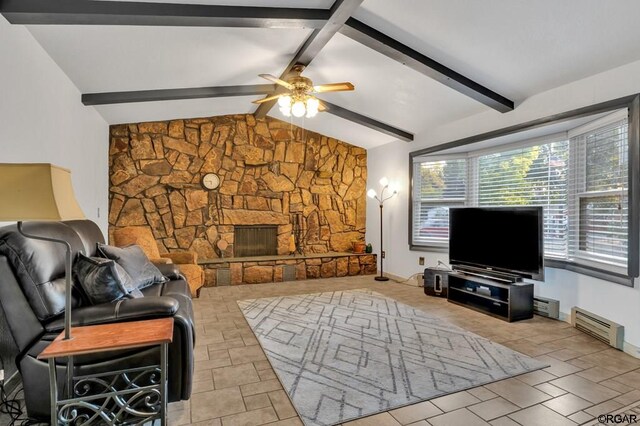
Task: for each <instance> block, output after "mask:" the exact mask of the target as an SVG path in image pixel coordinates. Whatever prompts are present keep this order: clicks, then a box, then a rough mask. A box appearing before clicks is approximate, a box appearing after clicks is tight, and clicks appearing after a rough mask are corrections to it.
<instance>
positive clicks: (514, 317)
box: [447, 270, 533, 322]
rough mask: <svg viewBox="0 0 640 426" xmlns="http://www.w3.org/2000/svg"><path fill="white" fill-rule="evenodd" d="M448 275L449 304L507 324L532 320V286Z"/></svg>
mask: <svg viewBox="0 0 640 426" xmlns="http://www.w3.org/2000/svg"><path fill="white" fill-rule="evenodd" d="M447 275H448V278H449V280H448V284H449V288H448V294H447V300H449V302H451V303H455V304H457V305H462V306H465V307H467V308H470V309H473V310H476V311H478V312H482V313H485V314H488V315H491V316H493V317H496V318H499V319H502V320H505V321H509V322H513V321H519V320H523V319H529V318H533V284H530V283H523V282H509V281H508V280H507V279H506V278H503V277H498V278H497V277H493V276H492V277H487V276H484V275H482V274H478V273H477V272H475V271H473V272H470V271H468V270H465V271H460V270H454V271H450V272H448V273H447ZM505 280H507V282H505Z"/></svg>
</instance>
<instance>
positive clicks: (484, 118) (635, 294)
mask: <svg viewBox="0 0 640 426" xmlns="http://www.w3.org/2000/svg"><path fill="white" fill-rule="evenodd" d="M638 75H640V61H638V62H633V63H631V64H628V65H625V66H622V67H619V68H616V69H613V70H610V71H607V72H604V73H602V74H598V75H595V76H591V77H588V78H585V79H583V80H579V81H575V82H573V83H570V84H568V85H565V86H561V87H558V88H556V89H553V90H550V91H547V92H544V93H541V94H538V95H536V96H533V97H531V98H529V99H527V100H526V101H524V102H522V103H521V104H520V105H517V107H516V109H515V110H514V111H512V112H509V113H506V114H501V113H499V112H496V111H493V110H490V111H487V112H484V113H482V114H478V115H475V116H472V117H468V118H465V119H462V120H459V121H457V122H453V123H450V124H447V125H443V126H440V127H436V128H433V129H431V130H430V131H429V132H425V133H422V134H419V135H416V140H415V141H414V142H412V143H405V142H400V141H398V142H393V143H391V144H387V145H384V146H382V147H379V148H374V149H371V150H369V151H368V179H369V181H368V187H369V188H376V189H377V188H378V180H379V179H380V178H381V177H382V176H387V177H388V178H389V179H390V180H391V181H395V182H397V183H398V184H399V187H400V189H401V192H400V194H399V196H398V197H396V198H394V199H391V200H389V201H388V202H387V203H385V209H384V210H385V218H384V220H385V233H384V238H385V251H386V252H387V258H386V259H385V271H388V272H389V273H391V274H394V275H398V276H401V277H409V276H411V275H412V274H415V273H418V272H421V271H422V270H423V268H424V267H421V266H419V265H418V258H419V257H420V256H424V257H425V258H426V265H427V266H435V264H436V262H437V260H443V261H445V262H446V261H447V255H446V253H428V252H419V251H410V250H409V244H408V208H409V205H408V204H409V201H408V200H409V194H408V192H409V152H411V151H415V150H418V149H421V148H425V147H428V146H433V145H438V144H441V143H445V142H450V141H454V140H457V139H461V138H463V137H467V136H474V135H477V134H480V133H484V132H487V131H491V130H496V129H501V128H503V127H507V126H510V125H513V124H519V123H524V122H527V121H530V120H533V119H537V118H542V117H546V116H549V115H552V114H556V113H560V112H564V111H570V110H573V109H576V108H580V107H584V106H588V105H592V104H595V103H599V102H604V101H607V100H611V99H615V98H619V97H623V96H627V95H631V94H635V93H638V92H640V79H639V78H638ZM495 89H498V91H499V88H495ZM379 226H380V225H379V214H378V206H377V203H376V202H375V201H371V200H369V201H368V205H367V241H371V242H372V243H373V245H374V248H375V250H376V252H377V251H378V250H379V247H378V246H379V244H380V243H379V242H380V235H379V234H380V231H379ZM638 287H640V286H639V285H638V283H636V287H635V288H628V287H624V286H622V285H619V284H614V283H609V282H606V281H602V280H599V279H596V278H592V277H588V276H585V275H581V274H577V273H574V272H569V271H564V270H556V269H550V268H547V270H546V279H545V282H544V283H536V284H535V292H536V294H538V295H541V296H545V297H550V298H554V299H558V300H560V310H561V311H562V312H563V313H565V314H568V313H570V311H571V308H572V307H573V306H580V307H582V308H584V309H587V310H590V311H592V312H594V313H596V314H598V315H601V316H604V317H606V318H609V319H611V320H613V321H616V322H618V323H620V324H622V325H624V326H625V341H626V342H627V343H628V344H631V345H633V346H635V347H640V289H639V288H638ZM627 349H628V350H629V351H630V352H633V351H635V349H634V348H632V347H628V348H627ZM635 355H637V356H640V354H638V353H636V354H635Z"/></svg>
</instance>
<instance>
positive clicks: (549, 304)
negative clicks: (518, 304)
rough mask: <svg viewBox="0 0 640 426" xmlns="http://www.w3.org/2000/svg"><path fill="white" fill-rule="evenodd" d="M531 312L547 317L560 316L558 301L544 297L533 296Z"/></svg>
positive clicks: (554, 317)
mask: <svg viewBox="0 0 640 426" xmlns="http://www.w3.org/2000/svg"><path fill="white" fill-rule="evenodd" d="M533 313H534V314H536V315H540V316H543V317H547V318H553V319H559V318H560V302H559V301H557V300H554V299H547V298H546V297H540V296H534V297H533Z"/></svg>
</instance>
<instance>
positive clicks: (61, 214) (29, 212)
mask: <svg viewBox="0 0 640 426" xmlns="http://www.w3.org/2000/svg"><path fill="white" fill-rule="evenodd" d="M0 199H2V200H5V202H3V203H2V204H0V222H17V227H18V232H20V233H21V234H22V235H23V236H25V237H26V238H31V239H36V240H43V241H50V242H54V243H58V244H61V245H64V247H65V250H66V252H65V311H64V324H65V326H64V338H65V339H67V340H68V339H71V289H72V283H71V261H72V259H71V245H70V244H69V242H67V241H65V240H58V239H55V238H48V237H43V236H38V235H30V234H27V233H25V232H24V230H23V228H22V222H23V221H32V220H37V221H64V220H76V219H84V218H85V216H84V213H83V212H82V209H81V208H80V206H79V205H78V202H77V201H76V197H75V194H74V192H73V185H72V183H71V172H70V171H69V170H67V169H64V168H62V167H58V166H54V165H52V164H48V163H27V164H25V163H0Z"/></svg>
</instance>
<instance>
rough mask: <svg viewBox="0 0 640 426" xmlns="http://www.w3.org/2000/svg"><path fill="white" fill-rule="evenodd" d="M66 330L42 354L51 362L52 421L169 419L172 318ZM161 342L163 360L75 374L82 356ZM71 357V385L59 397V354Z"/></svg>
mask: <svg viewBox="0 0 640 426" xmlns="http://www.w3.org/2000/svg"><path fill="white" fill-rule="evenodd" d="M71 335H72V338H71V340H64V333H61V334H60V335H59V336H58V337H56V339H55V340H54V341H53V342H52V343H51V344H50V345H49V346H48V347H47V348H46V349H45V350H44V351H42V353H41V354H40V355H38V359H47V360H48V361H49V382H50V387H51V424H52V425H53V426H57V425H84V424H86V425H91V424H107V425H119V424H124V423H127V424H143V423H145V422H147V421H153V420H157V419H160V422H161V424H162V425H166V424H167V356H168V347H169V343H171V341H172V339H173V318H161V319H155V320H147V321H133V322H123V323H115V324H104V325H93V326H86V327H73V328H71ZM156 345H158V346H159V347H160V364H159V365H150V366H144V367H138V368H130V369H125V370H117V371H110V372H106V373H101V374H92V375H87V376H75V375H74V364H73V358H74V357H75V356H78V355H86V354H93V353H98V352H107V351H117V350H124V349H131V348H140V347H146V346H156ZM60 357H67V384H66V388H67V389H66V390H67V392H66V395H65V398H64V399H59V395H58V386H57V381H58V378H57V374H56V358H60Z"/></svg>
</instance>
